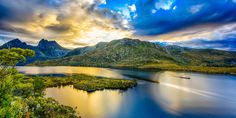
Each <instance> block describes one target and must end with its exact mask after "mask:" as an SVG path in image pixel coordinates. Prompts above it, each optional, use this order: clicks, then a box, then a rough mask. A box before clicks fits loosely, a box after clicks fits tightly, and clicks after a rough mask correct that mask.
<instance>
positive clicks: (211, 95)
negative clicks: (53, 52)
mask: <svg viewBox="0 0 236 118" xmlns="http://www.w3.org/2000/svg"><path fill="white" fill-rule="evenodd" d="M18 70H19V71H20V72H22V73H25V74H78V73H83V74H89V75H95V76H103V77H113V78H125V79H132V78H131V77H138V78H145V79H151V80H154V81H155V80H158V81H160V84H156V83H151V82H147V81H141V80H140V81H138V86H137V87H135V88H133V89H129V90H127V91H125V92H123V91H119V90H104V91H96V92H94V93H87V92H84V91H81V90H75V89H73V86H66V87H62V88H48V89H46V91H45V93H46V97H52V98H54V99H56V100H57V101H59V102H60V103H62V104H64V105H69V106H72V107H76V106H77V107H78V108H77V111H78V112H79V114H80V115H81V116H82V117H83V118H200V117H201V118H236V76H230V75H214V74H211V75H209V74H199V73H183V72H170V71H164V72H156V73H153V72H137V71H127V70H115V69H104V68H89V67H18ZM181 77H190V78H191V79H183V78H181Z"/></svg>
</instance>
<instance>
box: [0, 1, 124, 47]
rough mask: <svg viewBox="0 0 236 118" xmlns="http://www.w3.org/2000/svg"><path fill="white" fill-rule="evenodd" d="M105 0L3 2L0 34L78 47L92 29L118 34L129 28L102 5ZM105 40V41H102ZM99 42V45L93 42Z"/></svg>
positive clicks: (0, 9) (117, 15) (0, 16)
mask: <svg viewBox="0 0 236 118" xmlns="http://www.w3.org/2000/svg"><path fill="white" fill-rule="evenodd" d="M102 4H106V0H73V1H71V0H47V1H42V0H32V1H29V0H17V1H15V0H0V24H1V27H0V31H2V32H7V34H8V35H9V37H10V35H17V36H19V37H18V38H26V37H27V39H28V42H33V41H30V40H40V39H41V38H48V39H53V40H57V41H59V42H61V43H63V44H66V43H67V42H70V43H71V44H74V46H78V45H77V44H80V43H77V42H78V41H77V40H80V39H81V38H83V39H87V38H84V36H83V35H84V32H90V31H91V30H93V28H97V29H100V30H104V31H117V30H118V31H119V32H120V33H121V34H122V33H123V34H126V32H127V31H126V30H127V29H128V28H129V25H128V23H127V22H126V19H124V18H123V16H122V14H118V13H117V12H115V11H112V10H110V9H106V8H99V5H102ZM103 38H104V37H103ZM94 42H96V41H94Z"/></svg>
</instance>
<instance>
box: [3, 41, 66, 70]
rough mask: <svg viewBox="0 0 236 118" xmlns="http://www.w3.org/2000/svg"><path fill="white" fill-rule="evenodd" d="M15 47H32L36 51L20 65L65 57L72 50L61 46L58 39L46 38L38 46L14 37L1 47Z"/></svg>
mask: <svg viewBox="0 0 236 118" xmlns="http://www.w3.org/2000/svg"><path fill="white" fill-rule="evenodd" d="M13 47H15V48H23V49H31V50H33V51H35V57H32V58H28V59H27V62H25V63H20V64H18V65H25V64H28V63H32V62H34V61H39V60H40V61H42V60H48V59H55V58H59V57H63V56H65V55H66V54H67V53H68V52H69V51H70V50H69V49H66V48H64V47H62V46H60V45H59V44H58V43H57V42H56V41H48V40H45V39H42V40H40V41H39V43H38V45H37V46H32V45H28V44H26V43H25V42H22V41H21V40H19V39H13V40H11V41H9V42H7V43H5V44H3V45H2V46H0V49H6V48H13Z"/></svg>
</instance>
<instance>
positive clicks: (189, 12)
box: [132, 0, 236, 35]
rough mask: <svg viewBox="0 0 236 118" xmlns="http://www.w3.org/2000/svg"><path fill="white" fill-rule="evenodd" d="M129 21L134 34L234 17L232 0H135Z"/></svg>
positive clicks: (163, 30)
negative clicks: (133, 15) (132, 15)
mask: <svg viewBox="0 0 236 118" xmlns="http://www.w3.org/2000/svg"><path fill="white" fill-rule="evenodd" d="M135 5H136V9H137V17H136V18H135V19H133V21H132V24H133V26H134V28H135V31H136V34H137V35H159V34H164V33H168V32H172V31H175V30H179V29H182V28H186V27H191V26H193V25H198V24H204V23H205V24H207V23H209V24H210V23H222V24H224V23H229V22H235V21H236V15H235V11H236V3H235V2H234V1H233V0H151V1H146V0H139V1H137V2H136V3H135Z"/></svg>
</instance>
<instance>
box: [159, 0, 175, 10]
mask: <svg viewBox="0 0 236 118" xmlns="http://www.w3.org/2000/svg"><path fill="white" fill-rule="evenodd" d="M174 1H175V0H158V1H157V2H156V3H155V8H156V9H157V10H158V9H163V10H169V9H171V5H172V4H173V2H174Z"/></svg>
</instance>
